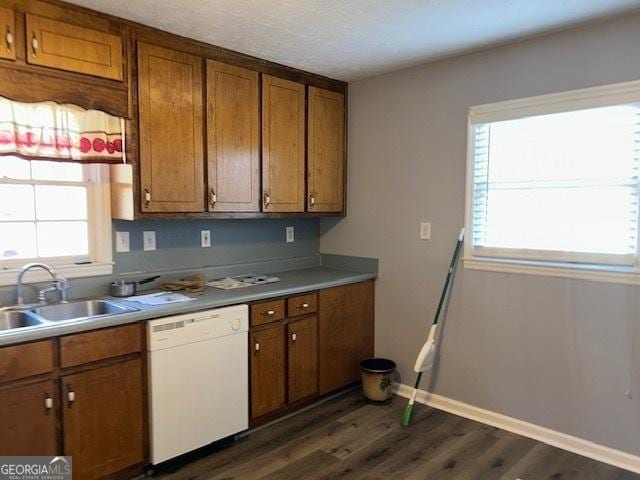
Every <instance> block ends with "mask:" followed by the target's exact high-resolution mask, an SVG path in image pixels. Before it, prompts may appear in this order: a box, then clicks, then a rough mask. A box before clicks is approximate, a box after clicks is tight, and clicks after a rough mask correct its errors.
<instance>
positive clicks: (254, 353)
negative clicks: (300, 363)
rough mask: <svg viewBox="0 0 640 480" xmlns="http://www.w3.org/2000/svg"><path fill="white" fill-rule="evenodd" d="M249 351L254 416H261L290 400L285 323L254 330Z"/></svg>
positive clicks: (252, 412) (252, 416) (252, 414)
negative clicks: (288, 398)
mask: <svg viewBox="0 0 640 480" xmlns="http://www.w3.org/2000/svg"><path fill="white" fill-rule="evenodd" d="M249 355H250V359H249V364H250V368H251V418H257V417H260V416H262V415H264V414H267V413H269V412H272V411H274V410H277V409H279V408H281V407H283V406H284V405H285V403H286V391H285V388H286V387H285V343H284V326H283V325H281V324H275V325H273V326H271V327H268V328H266V329H264V330H259V331H257V332H252V333H251V344H250V345H249Z"/></svg>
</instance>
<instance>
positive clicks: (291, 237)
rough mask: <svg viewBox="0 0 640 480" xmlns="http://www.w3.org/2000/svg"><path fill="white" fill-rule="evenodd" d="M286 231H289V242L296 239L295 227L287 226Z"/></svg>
mask: <svg viewBox="0 0 640 480" xmlns="http://www.w3.org/2000/svg"><path fill="white" fill-rule="evenodd" d="M285 231H286V232H287V233H286V237H287V243H291V242H295V241H296V234H295V229H294V228H293V227H287V228H286V229H285Z"/></svg>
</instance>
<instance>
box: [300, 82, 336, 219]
mask: <svg viewBox="0 0 640 480" xmlns="http://www.w3.org/2000/svg"><path fill="white" fill-rule="evenodd" d="M308 115H309V130H308V132H309V133H308V139H307V142H308V144H307V159H308V160H307V161H308V170H307V186H308V189H309V194H308V196H307V209H308V210H309V211H310V212H341V211H342V210H343V209H344V160H345V156H344V138H345V130H344V95H342V94H341V93H337V92H331V91H329V90H323V89H321V88H316V87H309V112H308Z"/></svg>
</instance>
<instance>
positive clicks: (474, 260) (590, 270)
mask: <svg viewBox="0 0 640 480" xmlns="http://www.w3.org/2000/svg"><path fill="white" fill-rule="evenodd" d="M463 265H464V268H468V269H469V270H485V271H489V272H500V273H515V274H522V275H539V276H545V277H559V278H574V279H578V280H587V281H592V282H603V283H620V284H624V285H640V272H639V271H638V270H637V269H635V268H633V267H616V266H609V265H607V266H603V265H579V264H573V263H557V262H533V261H527V260H510V259H497V258H491V259H489V258H479V257H465V258H464V259H463Z"/></svg>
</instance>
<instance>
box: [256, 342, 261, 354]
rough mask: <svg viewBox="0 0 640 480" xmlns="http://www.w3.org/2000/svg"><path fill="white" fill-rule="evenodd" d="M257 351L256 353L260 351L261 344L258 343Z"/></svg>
mask: <svg viewBox="0 0 640 480" xmlns="http://www.w3.org/2000/svg"><path fill="white" fill-rule="evenodd" d="M255 349H256V352H259V351H260V344H259V343H256V346H255Z"/></svg>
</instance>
